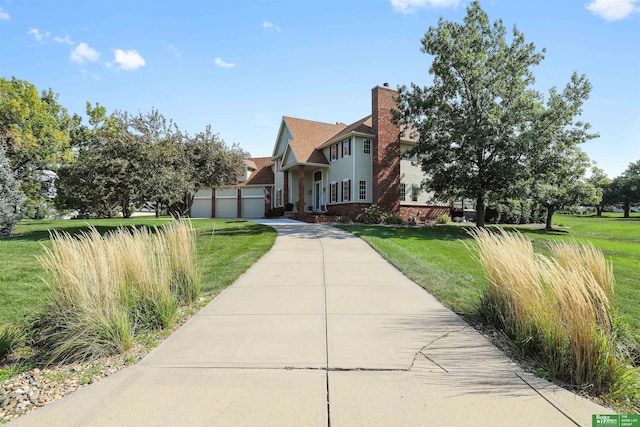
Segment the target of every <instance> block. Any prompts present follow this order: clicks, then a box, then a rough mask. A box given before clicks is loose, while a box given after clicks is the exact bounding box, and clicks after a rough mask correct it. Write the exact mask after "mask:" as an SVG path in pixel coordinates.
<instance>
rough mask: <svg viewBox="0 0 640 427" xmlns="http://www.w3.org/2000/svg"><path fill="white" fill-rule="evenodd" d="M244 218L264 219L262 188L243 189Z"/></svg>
mask: <svg viewBox="0 0 640 427" xmlns="http://www.w3.org/2000/svg"><path fill="white" fill-rule="evenodd" d="M242 217H243V218H262V217H264V193H263V189H262V188H261V187H260V188H256V187H245V188H243V189H242Z"/></svg>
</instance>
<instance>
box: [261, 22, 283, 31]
mask: <svg viewBox="0 0 640 427" xmlns="http://www.w3.org/2000/svg"><path fill="white" fill-rule="evenodd" d="M262 28H264V29H265V30H276V31H277V32H279V33H280V32H282V30H281V29H280V27H279V26H278V25H276V24H274V23H273V22H269V21H262Z"/></svg>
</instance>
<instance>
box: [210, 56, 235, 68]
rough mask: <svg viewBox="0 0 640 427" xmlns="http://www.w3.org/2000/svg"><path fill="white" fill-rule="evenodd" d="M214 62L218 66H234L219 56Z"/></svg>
mask: <svg viewBox="0 0 640 427" xmlns="http://www.w3.org/2000/svg"><path fill="white" fill-rule="evenodd" d="M214 62H215V63H216V65H217V66H218V67H220V68H233V67H235V66H236V64H232V63H230V62H224V61H223V60H222V58H220V57H218V58H216V59H215V61H214Z"/></svg>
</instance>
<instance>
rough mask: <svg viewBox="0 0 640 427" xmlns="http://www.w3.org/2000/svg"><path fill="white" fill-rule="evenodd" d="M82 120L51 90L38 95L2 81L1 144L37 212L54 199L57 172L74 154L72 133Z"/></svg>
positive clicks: (20, 82)
mask: <svg viewBox="0 0 640 427" xmlns="http://www.w3.org/2000/svg"><path fill="white" fill-rule="evenodd" d="M79 121H80V119H79V117H78V116H74V117H70V116H69V114H68V113H67V111H66V110H65V109H64V108H63V107H62V106H61V105H60V104H59V103H58V95H57V94H55V93H54V92H53V91H52V90H51V89H48V90H46V91H43V92H42V93H39V92H38V90H37V88H36V87H35V86H34V85H33V84H31V83H29V82H27V81H24V80H18V79H16V78H15V77H13V78H12V79H11V80H7V79H5V78H0V142H1V143H2V144H3V145H4V146H5V148H6V155H7V157H8V158H9V163H10V165H11V169H12V172H13V174H14V176H15V178H16V179H18V180H19V181H20V182H21V189H22V191H23V192H24V194H25V195H26V196H27V204H28V205H29V206H32V207H33V208H34V209H39V208H41V207H42V206H43V205H44V204H45V203H46V201H47V200H48V199H50V198H51V196H52V191H51V190H52V185H51V184H52V181H53V177H54V176H55V175H54V172H55V171H56V170H57V168H58V166H59V164H60V163H61V162H63V161H64V160H65V159H67V158H68V157H69V155H70V153H71V144H70V132H71V130H72V129H74V128H75V127H76V126H77V125H78V124H79Z"/></svg>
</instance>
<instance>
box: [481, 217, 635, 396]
mask: <svg viewBox="0 0 640 427" xmlns="http://www.w3.org/2000/svg"><path fill="white" fill-rule="evenodd" d="M471 234H472V236H473V238H474V239H475V246H476V248H477V249H478V256H479V260H480V262H481V264H482V266H483V267H484V269H485V271H486V274H487V278H488V280H489V286H488V289H487V291H486V293H485V295H484V297H483V302H482V306H481V310H482V312H483V313H484V314H485V315H486V317H487V318H488V319H489V320H490V321H492V322H494V323H495V324H496V325H497V326H498V327H500V328H502V329H504V331H505V333H506V334H507V335H508V336H509V337H510V338H511V339H513V341H514V342H515V343H516V344H517V345H518V346H520V348H521V349H522V350H523V351H524V352H525V353H527V354H529V355H533V356H536V357H537V358H538V359H539V360H541V361H543V362H544V363H545V365H546V366H547V370H548V373H549V376H550V377H552V378H555V379H557V380H560V381H562V382H565V383H569V384H572V385H574V386H575V387H577V388H581V389H590V390H592V391H593V392H595V393H596V394H600V393H603V392H606V391H609V390H615V389H616V387H617V385H616V381H617V378H627V376H626V375H623V374H621V373H620V372H623V371H624V366H625V363H624V361H623V360H622V359H621V358H619V357H618V355H617V354H616V332H615V328H614V318H613V314H612V310H611V304H610V300H609V299H610V297H611V296H612V295H613V291H614V279H613V270H612V267H611V264H610V263H609V262H607V261H606V260H605V258H604V256H603V254H602V252H601V251H600V250H599V249H597V248H595V247H594V246H593V245H591V244H578V243H575V242H574V243H564V242H563V243H561V242H556V243H552V244H551V245H550V246H551V247H550V249H551V253H552V257H545V256H543V255H541V254H536V253H535V252H534V250H533V246H532V244H531V241H530V240H529V239H527V238H526V237H524V236H522V235H521V234H519V233H517V232H506V231H505V230H503V229H498V230H497V231H488V230H486V229H476V230H473V231H472V232H471ZM621 369H622V371H621Z"/></svg>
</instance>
